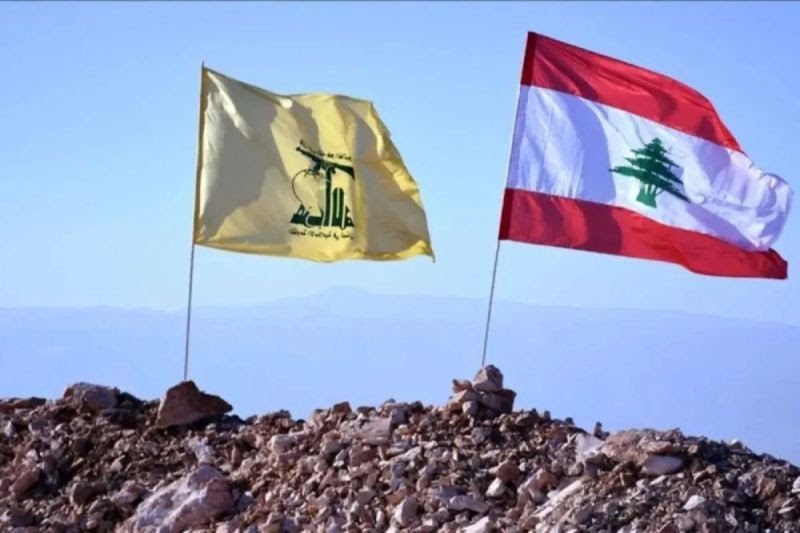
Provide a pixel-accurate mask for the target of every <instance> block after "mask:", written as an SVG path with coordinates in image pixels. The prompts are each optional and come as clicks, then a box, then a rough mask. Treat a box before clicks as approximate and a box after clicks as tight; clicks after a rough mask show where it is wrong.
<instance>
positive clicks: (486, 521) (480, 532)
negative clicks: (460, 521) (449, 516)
mask: <svg viewBox="0 0 800 533" xmlns="http://www.w3.org/2000/svg"><path fill="white" fill-rule="evenodd" d="M459 531H460V532H461V533H490V532H491V531H494V526H493V524H492V519H491V518H489V517H488V516H484V517H483V518H481V519H479V520H477V521H476V522H473V523H472V524H470V525H468V526H466V527H463V528H461V529H460V530H459Z"/></svg>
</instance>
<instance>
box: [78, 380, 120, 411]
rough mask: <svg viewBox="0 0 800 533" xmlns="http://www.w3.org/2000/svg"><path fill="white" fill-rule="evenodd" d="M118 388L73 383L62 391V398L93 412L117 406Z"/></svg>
mask: <svg viewBox="0 0 800 533" xmlns="http://www.w3.org/2000/svg"><path fill="white" fill-rule="evenodd" d="M119 394H120V392H119V389H112V388H111V387H104V386H103V385H95V384H92V383H74V384H72V385H70V386H69V387H67V389H66V390H65V391H64V400H66V401H68V402H71V403H73V404H75V405H76V406H78V407H85V408H87V409H89V410H91V411H93V412H95V413H99V412H101V411H104V410H105V409H112V408H114V407H116V406H117V398H118V397H119Z"/></svg>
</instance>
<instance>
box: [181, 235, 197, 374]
mask: <svg viewBox="0 0 800 533" xmlns="http://www.w3.org/2000/svg"><path fill="white" fill-rule="evenodd" d="M194 248H195V245H194V238H192V251H191V253H190V256H189V257H190V259H189V298H188V301H187V303H186V339H185V343H184V352H183V381H186V380H187V379H189V333H190V332H191V329H192V288H193V286H194Z"/></svg>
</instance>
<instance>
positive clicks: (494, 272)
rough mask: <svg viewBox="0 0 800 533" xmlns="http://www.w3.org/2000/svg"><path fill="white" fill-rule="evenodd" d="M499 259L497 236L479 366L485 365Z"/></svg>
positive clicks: (498, 239) (498, 240)
mask: <svg viewBox="0 0 800 533" xmlns="http://www.w3.org/2000/svg"><path fill="white" fill-rule="evenodd" d="M499 259H500V237H498V238H497V247H496V248H495V250H494V268H492V286H491V288H490V289H489V309H488V310H487V311H486V331H485V332H484V335H483V356H482V357H481V368H483V367H484V366H486V348H487V346H488V345H489V325H490V324H491V322H492V305H493V303H494V286H495V282H496V281H497V262H498V260H499Z"/></svg>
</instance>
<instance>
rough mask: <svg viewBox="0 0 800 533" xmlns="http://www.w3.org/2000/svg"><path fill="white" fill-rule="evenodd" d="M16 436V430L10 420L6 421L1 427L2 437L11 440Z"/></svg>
mask: <svg viewBox="0 0 800 533" xmlns="http://www.w3.org/2000/svg"><path fill="white" fill-rule="evenodd" d="M16 435H17V429H16V428H15V427H14V423H13V422H12V421H11V420H8V421H6V423H5V424H4V425H3V436H4V437H5V438H7V439H13V438H14V437H15V436H16Z"/></svg>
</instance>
